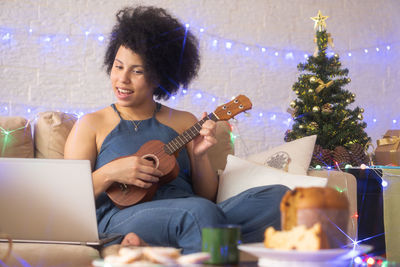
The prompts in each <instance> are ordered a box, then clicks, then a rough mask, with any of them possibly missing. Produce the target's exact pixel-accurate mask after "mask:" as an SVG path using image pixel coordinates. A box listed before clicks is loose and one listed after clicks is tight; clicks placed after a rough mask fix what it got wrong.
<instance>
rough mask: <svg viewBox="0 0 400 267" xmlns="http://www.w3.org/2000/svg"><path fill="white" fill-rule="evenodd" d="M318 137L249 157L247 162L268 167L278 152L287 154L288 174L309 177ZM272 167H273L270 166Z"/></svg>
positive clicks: (294, 142) (296, 141)
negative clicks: (308, 171) (270, 160)
mask: <svg viewBox="0 0 400 267" xmlns="http://www.w3.org/2000/svg"><path fill="white" fill-rule="evenodd" d="M316 140H317V136H316V135H311V136H306V137H303V138H300V139H297V140H294V141H291V142H288V143H285V144H283V145H280V146H278V147H274V148H271V149H269V150H267V151H263V152H260V153H257V154H253V155H250V156H248V157H247V160H250V161H253V162H256V163H259V164H264V165H268V161H269V159H270V158H271V157H272V156H274V155H275V154H276V153H278V152H286V153H287V154H288V155H289V159H290V161H289V164H288V172H290V173H293V174H300V175H307V170H308V167H309V166H310V162H311V158H312V153H313V151H314V145H315V141H316ZM270 167H273V166H271V165H270Z"/></svg>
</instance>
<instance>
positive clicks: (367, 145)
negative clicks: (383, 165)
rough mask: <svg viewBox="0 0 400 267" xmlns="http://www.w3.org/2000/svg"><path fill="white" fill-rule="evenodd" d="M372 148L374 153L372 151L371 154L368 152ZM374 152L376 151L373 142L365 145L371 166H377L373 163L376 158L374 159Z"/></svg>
mask: <svg viewBox="0 0 400 267" xmlns="http://www.w3.org/2000/svg"><path fill="white" fill-rule="evenodd" d="M370 147H371V148H372V151H371V152H368V149H369V148H370ZM374 151H375V146H374V144H372V143H371V142H368V143H366V144H365V147H364V152H365V154H366V155H367V156H368V159H369V166H373V165H375V164H374V161H373V158H374V157H373V154H374Z"/></svg>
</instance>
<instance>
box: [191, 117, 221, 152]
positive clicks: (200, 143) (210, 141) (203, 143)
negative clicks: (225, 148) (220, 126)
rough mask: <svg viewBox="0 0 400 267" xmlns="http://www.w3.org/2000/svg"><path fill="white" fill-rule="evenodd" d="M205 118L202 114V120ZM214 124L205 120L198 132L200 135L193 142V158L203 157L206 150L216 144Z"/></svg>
mask: <svg viewBox="0 0 400 267" xmlns="http://www.w3.org/2000/svg"><path fill="white" fill-rule="evenodd" d="M206 116H207V113H206V112H204V113H203V116H202V119H203V118H204V117H206ZM216 129H217V126H216V123H215V121H213V120H206V121H205V122H204V123H203V125H202V127H201V130H200V135H199V136H197V137H196V138H195V139H194V140H193V144H194V147H193V153H194V155H195V156H203V155H204V154H205V153H206V152H207V150H208V149H209V148H210V147H212V146H213V145H215V144H216V143H217V139H216V138H215V134H216Z"/></svg>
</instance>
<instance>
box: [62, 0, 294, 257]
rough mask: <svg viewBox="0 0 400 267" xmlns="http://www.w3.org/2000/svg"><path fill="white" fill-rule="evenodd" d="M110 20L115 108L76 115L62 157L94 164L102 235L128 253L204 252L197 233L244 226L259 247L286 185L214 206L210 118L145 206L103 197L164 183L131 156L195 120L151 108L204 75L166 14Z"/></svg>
mask: <svg viewBox="0 0 400 267" xmlns="http://www.w3.org/2000/svg"><path fill="white" fill-rule="evenodd" d="M116 17H117V23H116V25H115V26H114V28H113V29H112V33H111V36H110V42H109V44H108V47H107V51H106V54H105V58H104V65H105V67H106V71H107V73H108V74H109V76H110V81H111V87H112V90H113V92H114V95H115V97H116V102H115V103H113V104H111V105H110V106H108V107H106V108H103V109H101V110H98V111H96V112H93V113H89V114H86V115H84V116H83V117H81V118H80V119H79V120H78V121H77V122H76V124H75V125H74V127H73V129H72V131H71V133H70V135H69V137H68V140H67V143H66V145H65V153H64V157H65V158H66V159H88V160H90V162H91V166H92V170H93V172H92V179H93V187H94V193H95V197H96V213H97V221H98V226H99V227H98V228H99V232H101V233H119V234H121V235H123V236H125V238H124V239H123V240H122V244H125V245H129V244H131V245H140V244H143V243H147V244H149V245H154V246H172V247H178V248H182V253H184V254H188V253H193V252H198V251H201V229H202V228H203V227H209V226H215V225H221V224H237V225H240V226H241V231H242V242H259V241H261V240H262V239H263V232H264V230H265V229H266V227H268V226H274V227H275V228H280V213H279V203H280V200H281V198H282V196H283V194H284V193H285V192H286V191H287V190H288V189H287V188H286V187H284V186H280V185H274V186H264V187H257V188H252V189H249V190H247V191H245V192H242V193H241V194H239V195H237V196H234V197H232V198H230V199H227V200H225V201H224V202H221V203H219V204H215V199H216V194H217V189H218V177H217V174H216V173H215V172H214V171H213V170H212V168H211V165H210V161H209V159H208V156H207V150H208V149H209V148H210V147H211V146H213V145H214V144H215V143H216V142H217V141H216V138H215V129H216V126H215V122H214V121H212V120H206V121H205V122H204V123H203V124H202V127H201V129H200V135H199V136H197V137H196V138H194V139H193V140H192V141H190V142H189V143H188V144H187V145H185V146H184V148H183V149H182V150H181V151H180V152H179V154H178V156H177V162H178V164H179V174H178V175H177V177H176V178H175V179H174V180H173V181H171V182H169V183H167V184H164V185H161V186H159V187H158V189H157V191H156V192H155V195H154V197H153V199H152V200H151V201H146V202H141V203H139V204H135V205H132V206H129V207H126V208H124V209H120V208H119V207H118V206H116V205H115V204H114V203H113V201H111V199H110V198H109V196H108V194H107V193H106V191H107V189H108V188H109V187H110V186H111V185H112V184H115V183H117V184H125V185H134V186H136V187H138V188H144V189H148V188H150V187H151V186H152V185H153V184H155V183H158V182H159V181H160V177H163V176H164V175H165V174H164V173H162V172H161V171H160V170H159V169H158V168H157V165H155V164H154V162H153V161H152V160H149V158H143V157H139V156H136V155H134V154H135V153H136V152H137V151H138V150H139V148H140V147H141V146H142V145H143V144H145V143H146V142H148V141H150V140H161V141H162V142H163V143H168V142H169V141H171V140H172V139H173V138H175V137H176V136H178V135H180V134H182V133H183V132H184V131H185V130H187V129H188V128H190V127H192V126H193V125H194V124H196V123H197V122H198V120H197V119H196V117H195V116H194V115H193V114H191V113H189V112H185V111H180V110H175V109H172V108H169V107H167V106H165V105H161V104H160V103H159V102H157V101H156V100H160V99H164V100H167V99H168V98H169V97H170V96H171V95H173V94H174V93H175V92H177V91H178V89H179V88H180V87H183V88H186V87H187V86H188V85H189V83H190V82H191V81H192V80H193V78H195V77H196V75H197V72H198V70H199V67H200V56H199V49H198V41H197V39H196V38H195V36H193V34H192V33H191V32H190V31H189V29H188V28H187V27H185V26H184V25H183V24H182V23H181V22H179V21H178V20H177V19H176V18H174V17H172V16H171V15H170V14H169V13H168V12H167V11H166V10H164V9H162V8H156V7H143V6H139V7H135V8H124V9H122V10H120V11H119V12H118V13H117V16H116ZM203 116H206V113H204V114H203ZM132 188H134V187H132ZM121 239H122V238H121ZM121 239H119V240H116V242H121Z"/></svg>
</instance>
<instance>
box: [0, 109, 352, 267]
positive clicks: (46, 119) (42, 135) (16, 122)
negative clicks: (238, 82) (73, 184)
mask: <svg viewBox="0 0 400 267" xmlns="http://www.w3.org/2000/svg"><path fill="white" fill-rule="evenodd" d="M76 120H77V117H76V116H75V115H73V114H68V113H63V112H52V111H48V112H41V113H39V114H37V115H36V117H35V120H33V121H28V120H27V119H25V118H23V117H11V116H2V117H1V116H0V153H1V154H0V156H1V157H26V158H63V149H64V144H65V140H66V138H67V136H68V133H69V131H70V130H71V128H72V126H73V124H74V123H75V121H76ZM217 139H218V144H217V145H216V146H214V147H213V148H212V149H210V151H209V157H210V160H211V163H212V166H213V168H214V170H215V171H219V173H220V177H221V181H224V183H225V184H227V185H223V184H221V181H220V188H219V192H224V193H223V195H224V196H225V197H227V194H228V196H229V194H233V193H236V192H229V191H230V189H229V190H228V189H227V188H228V187H229V185H231V184H234V182H232V183H230V182H229V179H231V177H229V176H230V174H235V175H236V176H238V173H239V172H237V171H231V172H229V171H228V170H225V171H221V170H224V169H225V168H228V165H229V166H232V165H235V163H234V162H231V163H229V160H245V161H243V162H245V164H250V165H249V166H253V165H251V164H257V165H254V166H261V165H262V164H263V162H257V159H259V158H260V157H265V155H266V154H265V153H264V154H262V153H259V154H256V155H253V156H252V157H249V158H248V159H247V158H246V159H238V158H235V156H233V154H234V149H233V144H232V142H231V135H230V127H229V125H228V124H227V123H226V122H218V123H217ZM307 140H309V139H307ZM293 142H296V141H293ZM290 143H292V142H289V143H287V144H284V145H283V146H280V147H277V148H274V149H272V150H270V151H269V152H268V153H270V154H271V151H272V152H274V151H275V152H276V151H278V152H282V151H288V152H289V154H290V153H291V151H294V152H295V153H297V156H296V157H297V158H298V159H299V160H300V159H301V160H303V161H304V164H303V165H304V166H302V168H303V169H301V168H300V169H298V170H295V169H293V172H294V174H293V175H292V176H290V177H289V178H287V179H292V178H293V177H294V178H296V177H300V176H301V175H300V174H301V173H302V172H304V173H303V174H304V175H302V177H303V178H304V177H305V178H306V179H307V177H309V178H310V179H311V178H312V177H324V178H327V183H326V186H330V187H333V188H336V189H338V190H340V191H342V192H343V193H344V194H346V196H347V197H348V199H349V203H350V214H352V215H356V214H357V189H356V188H357V187H356V180H355V177H354V176H353V175H351V174H349V173H345V172H340V171H333V170H329V171H328V170H308V167H309V163H310V160H311V155H312V151H313V147H314V143H315V139H314V143H313V142H312V141H311V142H308V143H307V145H306V147H304V146H303V147H301V141H299V142H297V145H294V144H295V143H293V145H292V144H290ZM299 144H300V146H299ZM303 145H304V144H303ZM304 150H307V151H308V152H307V153H306V154H307V155H306V156H304V155H302V154H301V153H303V151H304ZM268 153H267V154H268ZM228 155H230V156H228ZM273 155H276V153H275V154H273ZM272 159H274V158H272ZM294 161H297V160H293V165H294ZM264 163H265V162H264ZM290 164H291V163H289V166H290ZM233 167H234V166H233ZM286 167H287V165H286ZM229 168H231V167H229ZM260 168H261V167H260ZM262 168H266V170H268V171H270V169H271V166H262ZM252 169H253V170H254V168H252ZM279 171H280V172H282V173H284V171H283V170H279ZM296 171H297V172H300V174H299V173H296ZM286 172H287V173H290V172H291V169H290V168H289V169H287V168H286ZM288 175H289V174H288ZM296 175H298V176H296ZM263 177H265V175H264V176H263V175H262V174H261V175H260V177H259V178H260V179H263ZM222 178H223V179H222ZM239 178H240V177H239ZM244 178H247V177H243V179H240V180H242V181H243V180H244ZM265 179H267V178H265ZM285 179H286V178H285ZM317 179H318V178H317ZM319 179H321V178H319ZM231 180H232V181H233V178H232V179H231ZM241 183H242V184H243V182H241ZM0 186H1V185H0ZM225 187H226V188H225ZM238 188H239V189H238ZM232 190H233V191H234V190H243V189H240V186H239V187H235V188H233V189H232ZM224 196H222V193H221V194H219V196H218V198H222V197H224ZM356 217H357V216H351V218H350V220H349V227H348V230H347V234H348V235H349V236H350V237H351V238H352V239H355V238H356V236H357V219H356ZM2 219H3V218H2ZM0 232H1V229H0ZM7 248H8V244H6V243H0V259H1V258H2V257H3V256H4V255H5V254H6V252H7ZM99 256H100V252H99V251H98V250H96V249H94V248H92V247H88V246H83V245H55V244H32V243H14V244H13V245H12V251H11V254H10V256H9V257H7V258H6V259H5V261H4V264H6V265H2V266H90V263H91V261H92V260H93V259H95V258H98V257H99ZM254 259H255V258H253V257H251V256H249V255H248V254H246V253H241V260H254ZM0 263H2V262H1V261H0Z"/></svg>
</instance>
